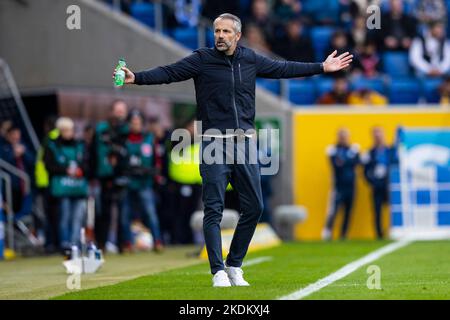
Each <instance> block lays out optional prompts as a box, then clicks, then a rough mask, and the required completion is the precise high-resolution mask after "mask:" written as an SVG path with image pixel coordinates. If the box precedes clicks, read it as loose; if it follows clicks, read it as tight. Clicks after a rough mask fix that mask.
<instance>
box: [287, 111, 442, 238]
mask: <svg viewBox="0 0 450 320" xmlns="http://www.w3.org/2000/svg"><path fill="white" fill-rule="evenodd" d="M374 126H381V127H383V128H384V129H385V132H386V139H387V142H388V143H389V144H392V143H393V142H394V139H395V132H396V128H397V127H398V126H404V127H431V128H437V127H450V110H449V109H442V108H432V107H429V108H419V107H417V108H386V109H342V108H333V109H331V108H330V109H327V110H317V109H315V110H296V111H295V112H294V114H293V119H292V134H293V137H292V148H293V159H292V166H293V179H292V188H293V194H294V204H298V205H303V206H305V207H306V208H307V209H308V218H307V219H306V221H304V222H302V223H301V224H298V225H297V226H296V229H295V237H296V239H298V240H318V239H320V238H321V231H322V228H323V226H324V223H325V219H326V211H327V205H328V199H329V194H330V191H331V187H332V181H333V180H332V168H331V166H330V162H329V159H328V157H327V155H326V153H325V150H326V147H327V146H328V145H330V144H334V143H335V141H336V132H337V130H338V129H339V128H341V127H346V128H348V129H349V130H350V133H351V140H352V143H357V144H359V145H360V147H361V152H365V151H367V150H369V149H370V148H371V145H372V137H371V130H372V128H373V127H374ZM341 222H342V220H341V214H338V217H337V219H336V222H335V227H334V236H335V237H336V236H337V235H338V231H339V229H340V225H341ZM383 223H384V227H385V230H387V229H388V227H389V210H388V208H384V211H383ZM348 236H349V238H350V239H373V238H374V237H375V226H374V213H373V209H372V197H371V192H370V188H369V186H368V184H367V182H366V180H365V179H364V175H363V170H362V168H361V167H359V168H358V170H357V186H356V196H355V202H354V207H353V214H352V217H351V221H350V227H349V234H348Z"/></svg>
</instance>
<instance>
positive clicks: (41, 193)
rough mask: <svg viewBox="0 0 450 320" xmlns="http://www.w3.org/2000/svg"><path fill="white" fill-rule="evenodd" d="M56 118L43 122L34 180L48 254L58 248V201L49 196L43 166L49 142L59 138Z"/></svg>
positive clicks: (49, 118) (46, 175) (44, 167)
mask: <svg viewBox="0 0 450 320" xmlns="http://www.w3.org/2000/svg"><path fill="white" fill-rule="evenodd" d="M56 120H57V117H56V116H54V115H51V116H49V117H47V118H46V119H45V122H44V139H43V140H42V142H41V146H40V148H39V150H38V153H37V156H36V165H35V169H34V178H35V185H36V197H35V198H36V203H37V205H38V206H39V209H40V210H41V211H42V212H44V213H45V220H46V221H45V250H46V252H48V253H53V252H55V251H56V250H57V249H58V247H59V235H58V233H59V232H58V215H59V208H58V203H57V202H58V201H57V200H56V199H55V198H54V197H53V196H52V195H51V193H50V190H49V183H50V181H49V173H48V169H47V168H46V166H45V161H44V156H45V150H46V149H47V146H48V144H49V142H51V141H54V140H56V139H57V138H58V136H59V130H58V129H56V127H55V125H56Z"/></svg>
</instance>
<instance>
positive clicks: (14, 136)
mask: <svg viewBox="0 0 450 320" xmlns="http://www.w3.org/2000/svg"><path fill="white" fill-rule="evenodd" d="M21 136H22V135H21V133H20V130H19V129H14V130H11V131H10V132H9V133H8V141H9V143H11V144H18V143H20V139H21Z"/></svg>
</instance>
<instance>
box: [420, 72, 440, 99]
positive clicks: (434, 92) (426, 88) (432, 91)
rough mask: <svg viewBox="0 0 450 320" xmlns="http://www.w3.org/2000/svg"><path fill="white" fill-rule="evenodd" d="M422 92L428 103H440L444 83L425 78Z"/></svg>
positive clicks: (437, 79) (435, 79)
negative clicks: (441, 86) (440, 89)
mask: <svg viewBox="0 0 450 320" xmlns="http://www.w3.org/2000/svg"><path fill="white" fill-rule="evenodd" d="M421 82H422V92H423V95H424V96H425V100H426V101H427V102H428V103H439V100H440V95H439V86H440V85H441V83H442V79H440V78H424V79H422V81H421Z"/></svg>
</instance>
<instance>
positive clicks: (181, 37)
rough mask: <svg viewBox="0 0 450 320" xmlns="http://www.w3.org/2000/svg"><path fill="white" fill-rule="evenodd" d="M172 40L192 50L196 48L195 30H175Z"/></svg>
mask: <svg viewBox="0 0 450 320" xmlns="http://www.w3.org/2000/svg"><path fill="white" fill-rule="evenodd" d="M173 38H174V39H175V40H176V41H178V42H180V43H181V44H183V45H184V46H186V47H188V48H190V49H192V50H194V49H197V48H198V33H197V28H183V27H178V28H175V29H174V30H173Z"/></svg>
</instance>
